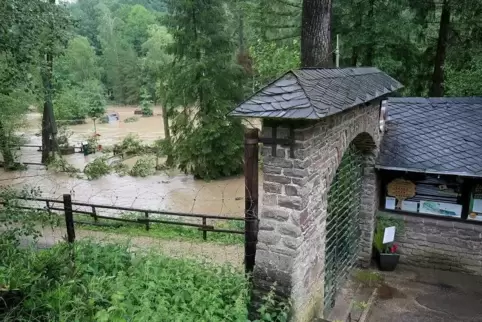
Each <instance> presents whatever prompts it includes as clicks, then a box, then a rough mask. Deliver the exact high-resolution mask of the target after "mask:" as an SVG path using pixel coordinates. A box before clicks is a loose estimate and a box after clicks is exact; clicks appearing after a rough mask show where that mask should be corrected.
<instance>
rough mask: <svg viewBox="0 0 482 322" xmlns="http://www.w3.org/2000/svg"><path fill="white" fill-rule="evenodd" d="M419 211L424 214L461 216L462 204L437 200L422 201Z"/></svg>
mask: <svg viewBox="0 0 482 322" xmlns="http://www.w3.org/2000/svg"><path fill="white" fill-rule="evenodd" d="M419 211H420V212H421V213H424V214H431V215H439V216H448V217H460V215H461V213H462V205H458V204H454V203H444V202H436V201H420V210H419Z"/></svg>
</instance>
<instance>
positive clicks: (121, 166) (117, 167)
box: [112, 162, 129, 177]
mask: <svg viewBox="0 0 482 322" xmlns="http://www.w3.org/2000/svg"><path fill="white" fill-rule="evenodd" d="M112 170H114V172H115V173H117V174H118V175H120V176H121V177H123V176H126V175H128V174H129V166H128V165H127V164H125V163H122V162H117V163H115V164H114V165H113V166H112Z"/></svg>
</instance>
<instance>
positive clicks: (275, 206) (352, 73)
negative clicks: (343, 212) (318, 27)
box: [232, 68, 401, 321]
mask: <svg viewBox="0 0 482 322" xmlns="http://www.w3.org/2000/svg"><path fill="white" fill-rule="evenodd" d="M400 86H401V85H400V84H399V83H398V82H397V81H395V80H394V79H392V78H390V77H389V76H388V75H386V74H384V73H382V72H380V71H379V70H377V69H375V68H354V69H302V70H297V71H291V72H289V73H287V74H285V75H284V76H282V77H281V78H280V79H279V80H277V81H276V82H274V83H272V84H271V85H269V86H268V87H266V88H264V89H263V90H261V91H260V92H258V93H257V94H255V95H254V96H253V97H252V98H251V99H249V100H248V101H246V102H245V103H243V104H241V105H240V106H238V108H236V110H235V111H234V112H233V113H232V114H233V115H237V116H244V117H246V116H251V117H261V118H263V130H262V137H263V139H264V141H265V142H270V143H271V144H270V145H266V144H265V146H264V147H263V159H262V160H263V161H262V162H263V169H262V171H263V189H262V193H261V195H260V198H261V199H260V213H259V232H258V243H257V249H256V258H255V268H254V273H253V282H254V287H255V291H256V292H257V294H259V295H261V294H263V293H265V292H269V290H270V289H271V288H272V287H273V285H275V288H276V292H277V293H278V295H281V296H283V297H284V298H286V299H288V300H289V301H290V303H291V306H292V320H293V321H311V319H313V318H314V317H322V316H323V311H325V312H326V311H327V308H325V305H324V302H325V294H324V289H325V257H326V256H325V253H326V252H325V251H326V249H325V248H326V246H325V245H326V236H327V231H326V226H327V216H328V192H329V190H330V186H331V184H332V182H333V180H334V179H335V175H336V173H337V169H338V167H339V164H340V162H341V160H342V158H343V156H344V154H345V151H346V150H347V149H348V147H349V146H352V147H354V148H355V149H356V150H357V151H359V152H360V155H361V156H362V160H363V161H362V167H361V168H362V169H361V171H362V173H363V176H362V180H361V194H360V196H359V198H360V200H359V201H357V202H356V203H355V202H353V204H356V205H357V206H356V207H355V206H354V207H352V208H350V209H352V210H353V211H356V214H357V215H358V217H359V225H358V224H357V226H358V227H357V229H358V230H359V235H358V237H357V239H356V249H357V254H356V257H357V258H358V260H359V261H358V263H359V264H367V263H369V262H370V258H371V243H372V238H373V229H374V227H373V226H374V218H375V211H376V209H377V206H378V201H377V199H378V191H377V179H376V173H375V170H374V162H375V158H376V156H377V147H378V146H379V141H380V138H381V134H382V133H380V126H379V120H380V102H381V99H382V98H383V95H386V94H388V93H390V92H391V91H393V90H395V89H397V88H400ZM273 136H274V137H273ZM277 142H282V143H288V144H284V145H281V144H278V143H277ZM357 198H358V197H357ZM348 219H349V218H348ZM340 233H342V232H340ZM341 286H342V285H341Z"/></svg>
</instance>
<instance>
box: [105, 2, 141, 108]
mask: <svg viewBox="0 0 482 322" xmlns="http://www.w3.org/2000/svg"><path fill="white" fill-rule="evenodd" d="M97 8H98V10H99V12H100V14H101V15H102V23H101V25H100V26H99V39H100V42H101V44H102V53H103V54H102V59H101V62H102V66H103V71H104V75H103V79H104V83H105V84H106V87H107V90H108V91H109V93H110V96H111V98H113V99H114V100H116V101H118V102H119V103H123V104H130V103H136V102H138V101H139V95H140V87H141V81H140V78H141V74H140V70H141V66H140V62H139V60H138V58H137V55H136V53H135V51H134V49H133V48H132V46H131V45H130V44H129V43H128V42H127V41H126V40H125V39H123V38H122V37H121V30H122V25H123V21H122V20H121V19H119V18H117V17H115V16H113V14H112V12H111V11H110V10H109V8H108V7H107V6H106V5H104V4H102V3H101V4H100V5H99V6H97Z"/></svg>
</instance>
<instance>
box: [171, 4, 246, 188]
mask: <svg viewBox="0 0 482 322" xmlns="http://www.w3.org/2000/svg"><path fill="white" fill-rule="evenodd" d="M168 4H169V12H170V13H171V15H170V16H169V17H168V30H169V32H170V33H171V34H172V35H173V38H174V43H173V45H172V46H171V47H170V50H171V52H172V54H173V55H174V64H173V67H172V73H171V77H170V80H169V86H170V91H169V96H168V99H169V100H170V101H171V102H173V104H174V105H175V106H176V105H181V108H180V110H181V111H180V112H179V113H177V115H175V116H174V118H173V126H172V129H173V137H172V144H173V149H172V151H173V159H174V162H175V163H176V164H177V165H178V166H179V167H180V168H181V169H182V170H183V171H185V172H191V173H193V174H194V176H195V177H197V178H203V179H216V178H219V177H222V176H228V175H233V174H237V173H240V172H241V170H242V151H243V147H242V133H243V127H242V125H241V122H240V121H239V120H235V119H231V118H229V117H228V116H227V113H228V112H229V111H230V110H231V108H232V106H233V105H234V104H235V102H237V101H238V100H240V99H241V97H242V88H240V86H239V80H240V77H242V76H243V71H242V68H241V67H240V66H239V65H238V64H237V63H236V62H235V61H234V59H233V56H234V55H233V54H234V52H235V46H234V43H233V41H232V38H231V36H230V34H229V33H227V30H226V28H225V26H226V25H227V21H226V11H225V7H224V6H223V4H222V2H221V0H207V1H206V0H180V1H179V0H171V1H169V3H168ZM176 110H177V109H176Z"/></svg>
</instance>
